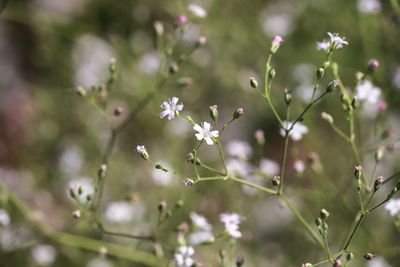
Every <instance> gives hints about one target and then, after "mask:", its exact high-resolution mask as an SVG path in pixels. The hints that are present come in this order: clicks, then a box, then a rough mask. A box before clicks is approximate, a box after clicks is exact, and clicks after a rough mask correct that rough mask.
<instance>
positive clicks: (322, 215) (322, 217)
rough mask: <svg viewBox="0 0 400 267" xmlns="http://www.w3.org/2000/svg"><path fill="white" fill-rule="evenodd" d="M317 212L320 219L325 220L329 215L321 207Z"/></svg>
mask: <svg viewBox="0 0 400 267" xmlns="http://www.w3.org/2000/svg"><path fill="white" fill-rule="evenodd" d="M319 214H320V216H321V219H322V220H326V219H327V218H328V217H329V212H328V211H327V210H326V209H322V210H321V211H320V212H319Z"/></svg>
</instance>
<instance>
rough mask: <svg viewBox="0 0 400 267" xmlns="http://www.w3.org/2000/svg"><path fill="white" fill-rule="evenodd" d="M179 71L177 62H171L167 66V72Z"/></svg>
mask: <svg viewBox="0 0 400 267" xmlns="http://www.w3.org/2000/svg"><path fill="white" fill-rule="evenodd" d="M178 71H179V66H178V63H176V62H172V63H171V65H170V66H169V73H170V74H175V73H177V72H178Z"/></svg>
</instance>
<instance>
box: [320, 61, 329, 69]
mask: <svg viewBox="0 0 400 267" xmlns="http://www.w3.org/2000/svg"><path fill="white" fill-rule="evenodd" d="M330 65H331V62H330V61H325V62H324V63H322V67H323V68H324V69H327V68H329V66H330Z"/></svg>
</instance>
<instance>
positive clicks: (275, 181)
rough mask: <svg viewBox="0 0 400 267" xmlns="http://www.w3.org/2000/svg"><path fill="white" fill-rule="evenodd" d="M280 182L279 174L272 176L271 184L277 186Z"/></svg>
mask: <svg viewBox="0 0 400 267" xmlns="http://www.w3.org/2000/svg"><path fill="white" fill-rule="evenodd" d="M280 184H281V177H280V176H274V177H273V178H272V185H273V186H279V185H280Z"/></svg>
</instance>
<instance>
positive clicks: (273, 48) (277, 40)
mask: <svg viewBox="0 0 400 267" xmlns="http://www.w3.org/2000/svg"><path fill="white" fill-rule="evenodd" d="M283 42H284V40H283V38H282V37H281V36H279V35H276V36H275V37H274V39H273V40H272V44H271V49H270V52H271V53H272V54H275V53H276V51H278V49H279V47H280V46H281V45H282V44H283Z"/></svg>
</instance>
